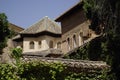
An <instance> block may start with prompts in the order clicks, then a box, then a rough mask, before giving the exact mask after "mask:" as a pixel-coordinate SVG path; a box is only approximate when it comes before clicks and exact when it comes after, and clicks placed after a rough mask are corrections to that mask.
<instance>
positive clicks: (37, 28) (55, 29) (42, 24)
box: [20, 17, 61, 34]
mask: <svg viewBox="0 0 120 80" xmlns="http://www.w3.org/2000/svg"><path fill="white" fill-rule="evenodd" d="M43 31H47V32H51V33H54V34H61V26H60V25H59V24H57V23H56V22H55V21H53V20H51V19H49V18H48V17H44V18H43V19H42V20H40V21H38V22H37V23H35V24H33V25H32V26H30V27H29V28H27V29H26V30H24V31H22V32H20V34H37V33H40V32H43Z"/></svg>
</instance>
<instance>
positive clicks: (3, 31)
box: [0, 13, 10, 54]
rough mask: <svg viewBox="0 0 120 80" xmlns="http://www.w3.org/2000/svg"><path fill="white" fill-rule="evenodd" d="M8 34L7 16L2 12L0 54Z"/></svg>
mask: <svg viewBox="0 0 120 80" xmlns="http://www.w3.org/2000/svg"><path fill="white" fill-rule="evenodd" d="M9 34H10V30H9V29H8V20H7V16H6V15H5V14H4V13H0V54H1V53H2V49H3V48H4V47H5V46H6V41H7V37H8V35H9Z"/></svg>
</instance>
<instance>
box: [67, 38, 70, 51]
mask: <svg viewBox="0 0 120 80" xmlns="http://www.w3.org/2000/svg"><path fill="white" fill-rule="evenodd" d="M67 44H68V50H70V38H68V39H67Z"/></svg>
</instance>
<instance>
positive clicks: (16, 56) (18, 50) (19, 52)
mask: <svg viewBox="0 0 120 80" xmlns="http://www.w3.org/2000/svg"><path fill="white" fill-rule="evenodd" d="M11 56H12V57H13V58H14V59H15V60H16V63H15V64H16V65H19V64H20V58H21V57H22V49H21V48H13V49H12V52H11Z"/></svg>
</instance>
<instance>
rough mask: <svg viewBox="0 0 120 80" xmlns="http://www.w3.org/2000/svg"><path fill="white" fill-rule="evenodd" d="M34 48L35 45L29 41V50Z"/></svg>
mask: <svg viewBox="0 0 120 80" xmlns="http://www.w3.org/2000/svg"><path fill="white" fill-rule="evenodd" d="M34 46H35V45H34V42H33V41H31V42H30V49H34Z"/></svg>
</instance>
